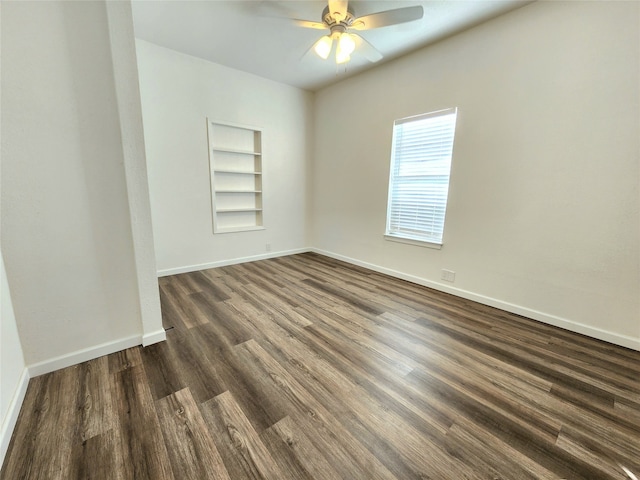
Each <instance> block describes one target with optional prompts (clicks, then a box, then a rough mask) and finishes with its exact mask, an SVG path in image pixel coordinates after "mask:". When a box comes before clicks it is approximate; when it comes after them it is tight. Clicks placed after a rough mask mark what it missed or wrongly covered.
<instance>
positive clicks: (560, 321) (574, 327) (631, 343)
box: [309, 248, 640, 351]
mask: <svg viewBox="0 0 640 480" xmlns="http://www.w3.org/2000/svg"><path fill="white" fill-rule="evenodd" d="M309 250H310V251H312V252H315V253H318V254H320V255H325V256H327V257H331V258H335V259H336V260H342V261H343V262H347V263H351V264H353V265H358V266H360V267H364V268H368V269H369V270H373V271H375V272H379V273H384V274H386V275H390V276H392V277H395V278H400V279H402V280H407V281H409V282H413V283H417V284H418V285H423V286H425V287H429V288H433V289H434V290H439V291H441V292H445V293H450V294H452V295H456V296H458V297H462V298H466V299H467V300H473V301H474V302H478V303H481V304H483V305H488V306H490V307H495V308H499V309H500V310H505V311H507V312H511V313H515V314H517V315H522V316H523V317H528V318H532V319H534V320H538V321H540V322H542V323H546V324H549V325H553V326H555V327H560V328H563V329H565V330H569V331H571V332H575V333H580V334H582V335H587V336H589V337H593V338H597V339H598V340H604V341H605V342H609V343H613V344H615V345H620V346H621V347H626V348H631V349H633V350H638V351H640V338H634V337H630V336H627V335H620V334H618V333H614V332H610V331H608V330H603V329H600V328H596V327H592V326H589V325H585V324H582V323H579V322H574V321H572V320H568V319H566V318H561V317H557V316H555V315H550V314H548V313H544V312H539V311H537V310H533V309H530V308H527V307H522V306H520V305H515V304H513V303H508V302H505V301H503V300H498V299H497V298H492V297H487V296H484V295H480V294H477V293H473V292H470V291H468V290H462V289H460V288H455V287H452V286H450V285H446V284H443V283H439V282H433V281H431V280H427V279H425V278H421V277H416V276H414V275H408V274H406V273H402V272H399V271H397V270H392V269H390V268H385V267H381V266H379V265H374V264H372V263H367V262H362V261H360V260H356V259H355V258H350V257H345V256H344V255H339V254H337V253H333V252H327V251H325V250H321V249H318V248H311V249H309Z"/></svg>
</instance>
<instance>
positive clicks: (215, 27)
mask: <svg viewBox="0 0 640 480" xmlns="http://www.w3.org/2000/svg"><path fill="white" fill-rule="evenodd" d="M527 3H530V0H472V1H462V0H438V1H435V0H434V1H410V0H395V1H377V0H366V1H363V0H359V1H357V0H352V1H351V2H349V5H350V6H351V7H352V8H353V9H354V11H355V15H356V17H359V16H363V15H368V14H371V13H376V12H380V11H384V10H391V9H394V8H401V7H407V6H413V5H422V6H423V8H424V17H423V18H422V19H421V20H417V21H415V22H411V23H405V24H402V25H395V26H390V27H384V28H379V29H375V30H367V31H363V32H358V33H360V34H361V35H362V37H364V38H365V39H366V40H368V41H369V42H370V43H372V44H373V45H374V46H375V47H376V48H377V49H378V50H380V52H382V54H383V55H384V58H383V60H381V62H378V64H379V63H382V62H386V61H389V60H391V59H392V58H396V57H398V56H400V55H403V54H405V53H407V52H410V51H413V50H416V49H418V48H420V47H423V46H425V45H428V44H430V43H433V42H436V41H438V40H440V39H442V38H444V37H447V36H450V35H452V34H455V33H458V32H460V31H462V30H465V29H467V28H470V27H472V26H474V25H477V24H479V23H481V22H483V21H486V20H488V19H490V18H493V17H496V16H498V15H501V14H503V13H506V12H508V11H510V10H513V9H516V8H519V7H521V6H523V5H526V4H527ZM132 4H133V17H134V26H135V34H136V37H138V38H141V39H143V40H147V41H149V42H152V43H155V44H157V45H161V46H164V47H167V48H170V49H173V50H177V51H179V52H182V53H186V54H189V55H193V56H195V57H199V58H203V59H205V60H209V61H212V62H215V63H218V64H221V65H225V66H228V67H231V68H235V69H237V70H242V71H245V72H250V73H253V74H256V75H259V76H261V77H265V78H269V79H272V80H275V81H278V82H282V83H286V84H289V85H293V86H295V87H299V88H304V89H306V90H317V89H319V88H322V87H324V86H326V85H329V84H331V83H333V82H336V81H339V80H342V79H343V78H345V77H347V76H349V75H353V74H355V73H357V72H360V71H362V70H365V69H367V68H371V67H373V66H375V65H376V64H371V63H369V62H367V61H366V60H365V59H364V58H362V57H361V56H360V55H358V54H357V53H354V54H353V55H352V57H351V61H350V62H349V63H348V64H346V67H345V66H344V65H343V66H340V67H338V66H336V64H335V61H332V60H331V58H329V59H328V60H322V59H320V58H319V57H317V56H316V55H315V54H314V53H313V52H310V53H309V54H305V53H306V52H307V51H308V50H309V48H310V47H311V45H313V43H314V42H315V41H316V40H317V39H318V38H320V36H321V35H324V32H323V31H322V30H312V29H306V28H301V27H298V26H296V25H295V24H294V23H293V22H290V21H288V19H290V18H297V19H304V20H312V21H318V22H320V21H321V18H320V17H321V13H322V10H323V8H324V7H325V6H326V4H327V3H326V1H322V0H317V1H316V0H296V1H294V0H289V1H272V0H262V1H246V0H226V1H223V0H209V1H194V0H133V2H132Z"/></svg>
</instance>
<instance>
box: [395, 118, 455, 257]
mask: <svg viewBox="0 0 640 480" xmlns="http://www.w3.org/2000/svg"><path fill="white" fill-rule="evenodd" d="M451 114H453V122H452V125H451V129H452V131H451V132H450V136H451V148H450V151H449V154H448V160H447V161H448V169H447V175H446V191H445V194H444V203H443V206H444V211H443V214H442V229H441V230H440V231H439V234H440V235H439V239H438V238H434V237H433V236H432V235H430V236H427V235H420V234H411V233H407V232H401V231H398V230H397V229H392V224H393V222H392V214H393V212H394V203H393V202H394V200H395V201H396V202H397V197H398V195H394V192H395V189H396V187H397V183H396V178H397V177H398V175H397V174H396V173H397V170H398V169H399V166H398V165H397V163H398V162H401V161H402V159H401V158H398V156H397V155H396V148H397V146H398V140H397V134H398V131H399V129H398V127H399V126H400V125H403V124H406V123H412V122H417V121H421V120H425V119H428V118H434V117H442V116H448V115H451ZM457 115H458V108H457V107H452V108H445V109H441V110H436V111H433V112H427V113H423V114H419V115H413V116H410V117H405V118H400V119H397V120H395V121H394V122H393V134H392V143H391V159H390V165H389V189H388V196H387V212H386V226H385V234H384V238H385V239H387V240H391V241H395V242H400V243H406V244H410V245H417V246H421V247H428V248H436V249H440V248H442V244H443V241H444V230H445V220H446V213H447V206H448V200H449V188H450V185H451V166H452V163H453V150H454V144H455V133H456V123H457ZM425 153H426V152H425ZM424 176H425V177H434V176H435V174H433V173H432V174H425V175H424ZM440 176H442V175H440ZM425 182H428V180H427V179H426V178H425ZM425 184H428V183H425ZM431 185H436V184H435V183H432V184H431ZM396 210H397V209H396Z"/></svg>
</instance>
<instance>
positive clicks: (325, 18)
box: [322, 5, 356, 32]
mask: <svg viewBox="0 0 640 480" xmlns="http://www.w3.org/2000/svg"><path fill="white" fill-rule="evenodd" d="M355 18H356V15H355V13H354V12H353V8H351V5H349V6H348V7H347V14H346V15H345V17H344V18H343V19H342V20H341V21H340V22H338V21H337V20H336V19H335V18H333V14H332V13H331V12H330V11H329V6H328V5H327V6H326V7H324V10H322V22H323V23H324V24H325V25H326V26H327V27H329V29H331V31H332V32H333V27H337V26H341V27H343V28H344V30H342V31H345V30H346V29H347V28H348V27H349V26H351V24H352V23H353V20H354V19H355Z"/></svg>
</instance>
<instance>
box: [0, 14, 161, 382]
mask: <svg viewBox="0 0 640 480" xmlns="http://www.w3.org/2000/svg"><path fill="white" fill-rule="evenodd" d="M2 10H3V12H2V108H1V111H2V179H1V181H2V234H1V235H2V249H3V253H4V258H5V264H6V271H7V276H8V278H9V282H10V284H11V289H12V292H11V293H12V299H13V306H14V310H15V316H16V319H17V325H18V330H19V332H20V338H21V340H22V346H23V351H24V355H25V360H26V363H27V365H29V366H30V367H31V368H34V371H35V372H36V373H42V372H43V370H47V369H50V368H55V367H58V368H59V367H61V366H64V365H65V364H70V363H76V362H77V361H82V360H83V359H85V360H86V359H87V358H86V357H87V356H95V355H99V354H104V353H110V351H113V350H114V349H118V348H124V347H126V346H131V344H134V345H135V344H139V343H140V340H141V336H142V334H143V327H142V324H141V313H140V311H141V309H140V303H141V296H140V291H139V285H138V283H137V281H138V278H139V277H138V275H137V272H136V263H135V258H134V249H133V239H132V229H131V217H130V212H129V205H128V192H127V182H126V178H125V169H124V166H123V163H124V162H125V161H127V159H128V158H129V157H128V156H125V154H124V153H123V140H122V138H121V129H120V127H121V125H120V122H121V120H122V118H123V115H126V112H125V113H123V112H119V111H118V106H122V102H120V103H118V98H117V95H116V91H119V90H118V85H117V84H116V82H115V81H114V66H113V64H112V47H113V48H116V47H115V46H113V45H111V42H110V38H109V25H108V18H107V11H106V7H105V3H104V2H9V3H4V4H3V5H2ZM129 21H131V20H130V17H129ZM131 35H132V33H131ZM132 61H134V60H132ZM159 322H160V319H159V318H158V325H160V323H159ZM43 364H45V366H43ZM38 365H39V366H38Z"/></svg>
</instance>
